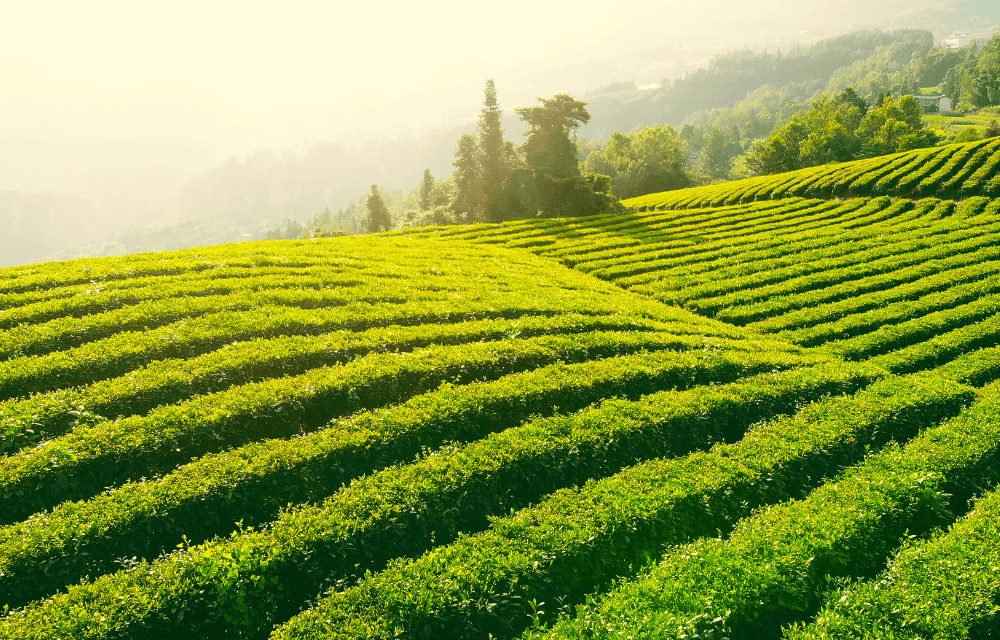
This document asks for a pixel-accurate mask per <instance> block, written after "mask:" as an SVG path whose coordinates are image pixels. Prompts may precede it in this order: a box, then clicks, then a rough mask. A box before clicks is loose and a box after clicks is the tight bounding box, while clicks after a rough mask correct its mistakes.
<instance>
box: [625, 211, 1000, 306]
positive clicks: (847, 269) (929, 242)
mask: <svg viewBox="0 0 1000 640" xmlns="http://www.w3.org/2000/svg"><path fill="white" fill-rule="evenodd" d="M991 226H992V227H995V228H991V229H983V230H981V231H979V232H977V231H976V230H975V229H974V228H973V227H969V228H966V229H963V230H960V231H955V232H953V233H949V234H947V235H945V236H938V237H934V238H926V239H920V240H912V241H908V242H903V243H900V244H899V245H898V248H899V252H898V253H895V254H894V253H893V252H892V251H891V250H890V249H889V248H888V247H887V248H886V249H885V250H882V251H871V252H859V253H858V254H856V255H854V256H851V258H848V259H845V260H843V261H842V262H843V263H844V265H843V266H840V264H838V263H837V262H838V261H829V263H827V261H819V262H817V263H816V264H812V265H807V264H805V263H803V264H802V265H800V266H794V267H789V268H786V269H781V270H776V271H775V272H771V273H767V274H766V275H761V276H759V277H757V278H752V277H749V278H746V280H751V279H756V280H759V281H760V282H758V283H752V282H746V283H740V282H738V280H733V281H732V284H724V283H720V284H711V283H709V284H707V285H705V286H704V287H702V290H698V289H697V288H691V289H689V290H682V291H680V292H673V291H667V292H662V293H661V295H660V296H659V297H670V298H671V299H678V300H683V301H684V303H685V305H686V306H687V307H688V308H691V309H693V310H697V311H698V312H700V313H705V314H709V315H712V314H714V313H715V312H716V311H719V310H721V309H724V308H727V307H733V306H740V305H744V304H749V303H755V302H760V301H766V300H768V299H769V298H771V297H773V296H780V295H787V294H794V293H800V292H803V291H807V290H813V289H822V288H826V287H830V286H832V285H836V284H840V283H842V282H848V281H854V280H859V279H861V278H865V277H867V276H873V275H878V274H881V273H886V272H888V271H896V270H899V269H903V268H906V267H910V266H913V265H917V264H921V263H924V262H927V261H929V260H939V259H944V258H948V257H951V256H954V255H957V254H960V253H971V252H973V251H975V250H977V249H980V248H983V247H988V246H993V245H994V244H996V243H997V241H998V238H1000V236H998V232H1000V224H994V225H991ZM864 254H870V255H871V257H872V260H871V261H870V262H865V261H864V260H865V255H864ZM879 254H881V256H880V255H879ZM797 273H802V274H803V275H797ZM780 276H784V277H786V278H787V279H785V280H782V279H781V277H780ZM767 281H769V282H767ZM740 284H745V285H746V286H747V287H748V288H745V289H741V288H740V287H739V285H740ZM646 289H650V290H652V291H655V290H656V288H655V287H635V288H633V290H635V291H643V290H646ZM709 292H710V293H709ZM859 293H862V292H860V291H859ZM706 294H707V295H706ZM701 296H704V297H701Z"/></svg>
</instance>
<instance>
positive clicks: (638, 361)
mask: <svg viewBox="0 0 1000 640" xmlns="http://www.w3.org/2000/svg"><path fill="white" fill-rule="evenodd" d="M664 365H665V363H664V362H663V361H662V359H660V360H657V359H656V358H654V357H649V356H647V357H639V356H634V357H629V358H615V359H609V360H606V361H603V362H601V363H586V364H582V365H555V366H552V367H548V368H546V369H540V370H537V371H535V372H531V373H527V374H520V375H518V376H510V377H509V378H504V379H501V380H499V381H497V382H490V383H477V384H472V385H464V386H461V387H448V388H444V389H442V390H440V391H437V392H434V393H431V394H427V395H424V396H420V397H418V398H415V399H413V400H411V401H409V402H408V403H406V404H405V405H401V406H398V407H394V408H391V409H387V410H384V411H379V412H373V413H366V414H361V415H359V416H355V417H353V418H350V419H346V420H341V421H340V422H338V423H335V424H333V425H331V427H330V428H328V429H324V430H321V431H319V432H317V433H315V434H313V435H311V436H307V437H304V438H296V439H292V440H289V441H271V442H265V443H255V444H252V445H247V446H245V447H242V448H240V449H236V450H233V451H230V452H227V453H222V454H215V455H210V456H206V457H204V458H202V459H200V460H197V461H195V462H192V463H190V464H188V465H185V466H184V467H181V468H179V469H178V470H177V471H175V472H174V473H172V474H170V475H168V476H165V477H164V478H162V479H159V480H156V481H147V482H142V483H133V484H129V485H125V486H123V487H121V488H119V489H115V490H112V491H110V492H107V493H105V494H103V495H101V496H98V497H96V498H94V499H93V500H91V501H89V502H81V503H67V504H65V505H62V506H60V507H58V508H56V509H55V510H53V511H52V512H51V513H47V514H39V515H37V516H35V517H33V518H31V519H29V520H27V521H26V522H23V523H18V524H15V525H11V526H8V527H5V528H2V529H0V575H2V576H3V577H2V578H0V594H2V595H0V597H2V598H3V600H4V601H5V602H8V603H10V604H23V603H24V602H25V601H27V600H29V599H32V598H35V597H40V596H42V595H45V594H47V593H51V592H54V591H55V590H56V589H58V588H60V587H63V586H65V585H68V584H71V583H72V582H74V581H76V580H77V579H79V577H81V576H83V575H90V576H91V577H96V576H97V575H100V574H101V573H105V572H107V571H108V570H113V569H115V568H117V563H116V561H115V560H114V559H115V558H121V557H130V556H144V557H156V556H157V555H158V554H159V551H160V549H161V548H168V549H169V548H173V546H174V544H175V543H176V542H178V541H180V537H181V533H182V532H183V534H184V535H185V536H186V538H187V539H188V540H193V541H194V542H198V541H199V540H200V539H204V538H207V537H210V535H212V534H216V533H220V534H227V533H229V532H230V531H232V530H233V529H234V528H235V526H234V525H233V522H235V521H236V520H239V519H242V520H243V521H244V522H245V524H248V525H253V524H259V523H264V522H267V521H268V520H270V519H272V518H273V517H274V515H275V514H276V513H277V510H278V507H280V506H282V505H284V504H286V503H288V502H292V503H301V502H306V501H315V500H318V499H322V498H323V497H325V496H327V495H329V494H332V493H334V492H335V490H336V489H337V488H338V487H340V486H341V484H342V483H344V482H347V481H349V480H350V479H351V478H355V477H357V476H360V475H361V474H363V473H366V472H368V471H370V470H373V469H379V468H382V467H385V466H386V465H388V464H390V463H394V462H398V461H401V460H406V459H407V458H412V456H413V455H415V454H418V453H420V451H421V447H435V446H439V445H440V444H442V443H443V442H448V441H454V440H463V441H464V440H475V439H476V438H480V437H482V438H484V439H483V440H478V441H475V442H473V443H471V444H469V445H467V446H466V447H464V448H462V449H461V450H460V451H458V452H457V455H460V458H462V459H468V458H471V459H474V460H478V461H479V462H478V463H477V464H476V465H471V464H470V465H466V464H465V463H462V464H460V465H458V466H457V468H456V469H457V470H455V472H454V473H452V472H447V473H445V472H444V471H441V472H436V477H437V478H438V479H437V480H435V481H434V482H435V483H437V484H436V485H434V486H432V487H431V489H428V490H429V491H431V494H430V495H428V496H425V497H422V498H419V499H418V498H415V497H414V498H411V499H408V500H409V502H408V504H409V506H406V505H404V507H405V508H403V513H411V514H421V513H422V514H423V515H421V516H419V519H420V522H418V523H413V522H411V523H410V524H408V525H406V526H407V527H408V528H410V529H412V528H414V527H415V528H417V529H419V530H421V531H423V533H421V534H420V535H419V536H416V539H419V540H421V541H425V540H426V538H427V537H428V535H430V534H429V532H436V534H434V535H436V538H435V539H436V541H437V542H438V543H440V542H443V541H444V539H445V538H447V536H448V534H447V532H448V531H456V530H466V531H467V530H469V526H471V525H469V524H468V522H481V523H482V524H485V520H484V518H485V514H487V513H492V514H495V513H501V512H503V511H505V510H507V509H508V508H511V507H518V508H519V507H522V506H525V504H526V503H527V501H530V500H534V499H537V498H538V497H539V496H541V495H542V494H543V493H547V492H550V491H553V490H555V489H558V488H560V487H563V486H566V485H571V484H575V483H577V482H583V481H585V480H587V479H588V478H594V477H600V476H603V475H608V474H609V473H613V472H615V471H617V470H618V469H619V468H620V467H622V466H624V465H626V464H631V463H633V462H635V461H636V460H641V459H646V458H649V457H653V456H657V455H668V454H674V455H676V454H683V453H687V452H688V451H690V450H692V449H694V448H704V447H707V446H708V445H709V444H710V443H711V442H712V441H718V440H732V439H738V438H739V437H740V435H741V434H742V432H743V430H744V429H745V428H746V427H747V426H749V425H750V424H751V423H752V422H754V421H756V420H759V419H761V418H763V417H767V416H770V415H773V414H774V413H777V412H782V411H788V410H793V409H794V408H795V407H796V406H797V405H798V404H800V403H803V402H805V401H808V400H809V399H810V398H813V397H816V396H819V395H822V394H825V393H840V392H844V391H850V390H852V389H855V388H857V387H859V386H863V385H864V384H866V383H867V382H868V381H869V380H871V379H872V376H873V373H872V372H871V371H869V370H866V369H863V368H860V369H857V370H853V369H848V368H845V367H842V366H839V365H825V366H820V367H819V368H817V370H815V371H790V372H785V373H781V374H774V373H770V372H769V373H767V374H758V375H757V376H756V377H750V378H749V379H745V380H742V381H740V382H736V383H731V384H726V385H717V386H714V387H708V386H701V387H696V388H694V389H690V390H687V391H659V392H656V393H652V395H647V396H645V397H644V398H642V400H639V401H633V402H626V401H624V400H620V399H615V400H609V401H605V402H604V403H602V404H601V406H600V407H598V408H592V409H589V410H586V411H582V412H580V413H576V414H571V415H562V416H556V417H553V418H541V419H536V420H534V421H533V422H531V423H529V424H528V425H525V426H523V427H516V425H517V424H518V423H519V422H520V421H521V420H524V419H526V418H527V417H528V416H529V415H542V414H546V413H550V412H551V411H552V405H553V403H554V402H560V403H561V404H560V406H559V410H560V411H570V412H572V411H574V410H575V409H577V408H579V407H581V406H584V405H586V404H587V403H588V401H594V400H596V399H599V398H601V397H608V396H610V395H614V394H617V395H619V396H622V397H626V398H627V397H632V398H637V397H638V396H639V395H641V394H643V393H651V392H653V391H655V390H656V389H658V388H660V387H662V386H663V385H664V383H667V384H669V383H671V382H673V381H674V379H676V378H677V377H678V376H677V374H678V373H683V372H680V371H678V367H676V366H675V367H674V369H673V370H672V371H671V370H669V369H670V368H669V365H667V370H665V369H664ZM729 366H730V367H733V366H734V364H733V363H731V362H730V363H729ZM613 371H615V372H618V373H617V374H612V373H611V372H613ZM612 376H614V377H612ZM526 389H528V391H525V390H526ZM601 394H603V395H601ZM510 427H516V428H510ZM505 428H508V431H506V432H504V433H502V434H500V435H490V434H491V433H492V432H497V431H501V430H503V429H505ZM425 451H426V449H425ZM477 452H478V453H477ZM447 455H451V454H450V453H449V454H447ZM446 457H447V456H446ZM435 460H437V462H433V461H432V463H427V464H424V463H417V464H416V465H415V466H407V467H403V468H402V470H394V471H388V472H385V473H380V474H376V476H374V479H373V480H372V481H371V482H375V483H379V482H383V481H382V480H378V478H390V479H391V482H389V484H390V485H391V486H394V487H397V488H395V489H391V490H389V489H386V488H384V487H383V488H382V489H379V488H378V486H376V487H374V488H373V487H372V486H371V482H368V481H364V482H362V483H361V484H359V482H355V483H354V484H355V485H356V486H354V487H353V488H352V489H351V492H354V493H357V492H362V493H363V494H366V495H367V494H370V495H372V496H388V495H393V494H395V493H397V492H398V491H399V490H400V489H399V487H404V488H406V490H407V491H412V490H415V487H418V486H421V485H422V484H426V482H427V481H428V480H427V478H430V477H432V476H435V474H433V473H431V471H430V470H428V468H427V467H428V466H430V467H431V468H434V465H438V464H439V463H440V461H441V460H444V458H440V457H437V458H435ZM487 460H492V461H491V462H486V461H487ZM449 464H451V463H449ZM459 472H460V473H459ZM400 474H402V475H403V476H405V478H407V480H405V481H403V480H399V479H398V477H399V476H400ZM442 474H443V475H442ZM425 476H426V477H425ZM419 477H425V480H423V481H417V480H415V479H414V478H419ZM460 479H461V481H460ZM383 484H384V483H383ZM379 486H382V485H379ZM442 492H443V493H442ZM348 493H350V492H348ZM445 494H446V495H447V496H448V498H447V499H446V498H445ZM341 495H343V492H341ZM352 495H353V494H352ZM263 496H266V497H264V498H263V499H262V497H263ZM483 496H489V497H490V498H489V500H487V501H486V502H483V500H484V499H485V498H484V497H483ZM333 500H334V502H338V501H340V502H342V501H343V498H342V497H340V498H336V497H335V498H334V499H333ZM465 500H472V503H471V504H472V506H471V507H462V505H463V504H464V502H463V501H465ZM417 504H420V505H423V506H422V507H421V508H420V509H416V508H415V507H413V505H417ZM435 504H438V505H440V506H439V509H441V510H442V513H440V514H438V515H436V516H434V518H436V519H430V516H429V515H428V514H427V513H425V512H426V511H427V509H428V508H429V506H430V505H435ZM484 504H486V505H493V506H490V507H489V508H486V507H485V506H483V505H484ZM460 507H461V508H460ZM473 507H474V508H473ZM452 512H454V514H452V515H449V514H451V513H452ZM459 513H465V514H466V515H464V516H462V518H464V519H465V520H463V521H465V522H467V524H465V525H462V526H458V525H454V526H452V525H448V524H447V522H445V524H440V520H441V519H442V518H446V517H453V516H454V515H455V514H459ZM333 514H334V515H330V513H327V512H325V511H321V512H317V513H315V514H314V515H313V516H310V517H313V518H319V519H320V520H328V519H330V518H334V517H339V516H336V515H335V514H336V509H334V511H333ZM302 517H303V516H296V518H298V521H300V522H301V521H302ZM372 517H376V516H372ZM414 517H417V516H415V515H410V516H406V517H403V516H401V515H400V513H399V512H398V511H395V510H393V511H391V512H390V514H389V515H388V516H386V515H378V516H377V518H376V520H377V522H380V523H383V524H379V525H378V526H375V527H374V528H373V527H371V526H367V528H366V529H365V531H366V532H367V533H365V534H364V535H365V536H368V537H370V536H372V535H378V536H384V535H386V532H389V533H392V535H393V536H394V537H393V539H392V540H380V541H379V540H373V539H367V538H366V539H367V540H368V541H367V542H365V543H364V544H361V543H360V542H359V541H357V540H354V542H350V544H348V542H343V543H341V542H338V543H337V544H338V545H339V547H338V548H339V549H341V551H338V555H345V554H346V555H345V557H347V558H350V557H351V555H350V554H347V553H346V550H345V549H346V548H347V547H349V546H350V545H354V546H355V547H357V548H359V549H365V550H367V551H366V552H365V553H366V554H370V553H372V551H371V550H374V549H379V550H380V551H379V552H378V553H377V554H376V556H377V557H382V558H383V559H388V557H390V556H385V555H384V554H386V553H389V550H394V551H393V552H392V553H394V554H396V555H402V554H404V553H408V551H406V549H407V548H408V547H407V546H406V542H405V541H404V540H400V539H397V538H398V537H400V536H402V537H409V536H410V533H413V532H412V531H409V532H408V531H407V530H404V525H403V523H404V522H405V521H407V518H414ZM390 518H391V519H396V520H397V523H396V524H395V525H394V526H391V527H390V526H388V525H387V524H385V523H386V522H387V520H388V519H390ZM213 525H214V526H213ZM478 528H482V526H479V527H478ZM313 529H315V527H314V528H313ZM383 529H385V530H386V531H383ZM432 537H434V536H433V535H432ZM287 544H288V542H287V541H286V542H285V543H284V545H286V546H287ZM301 544H303V543H302V542H300V544H299V546H301ZM310 544H319V542H317V541H314V543H310ZM421 544H427V543H426V542H421ZM345 545H347V546H345ZM401 545H402V546H401ZM401 549H402V550H401ZM419 550H420V551H422V550H423V548H420V549H419ZM341 552H343V553H341ZM324 555H326V553H325V552H324ZM338 562H340V560H338ZM341 569H342V567H341ZM309 570H310V571H311V572H312V573H314V574H316V575H320V576H321V575H323V574H324V572H325V571H327V569H324V570H322V571H320V570H319V569H315V568H311V569H309ZM329 570H331V571H332V569H329ZM338 570H339V569H338ZM285 571H286V572H287V571H291V569H286V570H285ZM310 580H311V582H310V584H315V585H316V586H315V588H312V587H310V588H309V589H306V591H307V592H308V593H304V594H302V598H303V599H305V598H307V597H309V596H311V595H315V593H317V592H318V591H319V590H320V589H319V586H318V585H319V583H317V582H316V577H315V576H313V577H312V578H310ZM287 582H288V580H286V583H287ZM292 582H298V580H297V579H296V580H293V581H292Z"/></svg>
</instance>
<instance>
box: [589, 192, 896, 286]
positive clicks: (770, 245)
mask: <svg viewBox="0 0 1000 640" xmlns="http://www.w3.org/2000/svg"><path fill="white" fill-rule="evenodd" d="M806 202H812V203H814V206H812V207H810V208H809V209H808V210H807V211H808V212H810V213H813V212H817V211H818V213H816V217H820V219H819V220H815V221H811V220H808V219H807V220H802V221H801V222H802V224H801V225H795V226H794V228H793V229H789V230H788V231H791V233H793V234H804V233H806V232H807V231H808V230H809V229H815V228H817V227H823V228H829V227H830V226H831V223H830V220H829V219H824V218H828V217H830V216H834V215H837V216H838V217H839V216H840V215H843V214H844V213H845V212H850V211H854V210H857V209H859V208H861V207H860V205H861V204H863V202H862V201H852V202H848V203H845V204H843V205H838V204H837V203H817V201H806ZM879 204H881V203H879ZM810 217H812V216H810ZM763 226H764V227H766V226H768V225H763ZM836 233H837V232H836V231H831V233H829V234H823V233H820V234H819V235H820V237H819V238H816V237H815V236H812V237H811V238H810V241H811V242H814V243H822V242H823V237H825V236H827V235H835V234H836ZM776 236H778V237H781V236H780V234H775V233H773V231H771V230H769V229H767V228H760V227H755V228H754V229H753V230H752V232H751V234H748V235H746V236H742V237H738V238H728V237H724V238H721V239H718V240H706V241H704V242H699V243H698V244H696V245H693V246H691V247H679V248H677V249H671V250H664V249H662V248H660V247H658V246H657V245H656V244H652V245H649V246H644V247H643V251H642V252H639V253H638V254H636V255H635V258H634V259H633V258H632V255H631V254H628V253H622V252H616V253H615V254H614V255H612V256H609V257H607V258H602V257H601V256H600V255H599V254H598V255H594V256H587V257H586V258H584V257H583V256H578V258H577V260H578V262H577V264H576V268H577V269H579V270H581V271H585V272H587V273H592V274H593V275H596V276H598V277H600V278H602V279H607V280H612V281H614V282H616V283H619V284H621V285H623V286H630V285H631V284H632V281H633V280H634V281H635V283H641V282H646V281H648V280H650V279H655V278H656V277H657V274H659V273H660V272H665V271H668V270H675V269H684V270H685V271H692V272H694V273H696V272H697V271H700V270H705V269H706V267H705V266H703V265H711V264H727V265H728V264H730V261H731V260H732V259H733V258H734V257H739V258H740V259H742V258H743V256H744V252H759V255H760V257H761V258H764V257H773V256H781V255H784V254H785V253H787V252H788V251H790V250H791V249H790V248H789V246H788V244H787V241H783V242H781V243H778V242H776ZM619 281H620V282H619Z"/></svg>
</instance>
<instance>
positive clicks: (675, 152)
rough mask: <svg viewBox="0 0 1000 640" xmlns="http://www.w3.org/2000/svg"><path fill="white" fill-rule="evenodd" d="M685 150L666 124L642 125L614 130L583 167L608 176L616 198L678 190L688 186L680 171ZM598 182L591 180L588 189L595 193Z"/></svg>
mask: <svg viewBox="0 0 1000 640" xmlns="http://www.w3.org/2000/svg"><path fill="white" fill-rule="evenodd" d="M686 149H687V145H686V144H685V143H684V141H683V140H682V139H681V137H680V135H679V134H678V133H677V131H676V130H675V129H674V128H673V127H670V126H664V125H660V124H658V125H655V126H652V127H642V128H639V129H636V130H635V131H633V132H632V133H629V134H627V135H626V134H623V133H621V132H620V131H616V132H614V133H613V134H612V135H611V139H610V140H608V141H607V143H605V145H604V146H603V147H601V148H599V149H597V150H595V151H594V152H592V153H591V154H590V155H589V156H587V159H586V160H585V161H584V163H583V170H584V171H587V172H591V173H597V174H603V175H606V176H608V177H609V178H610V181H611V184H610V186H611V192H612V193H614V195H615V196H617V197H619V198H632V197H634V196H639V195H643V194H646V193H655V192H658V191H668V190H670V189H679V188H682V187H687V186H690V185H691V180H690V179H689V178H688V176H687V174H686V173H684V156H685V155H686V152H687V151H686ZM599 184H600V183H599V182H596V181H593V182H592V190H595V191H596V192H599V191H597V190H596V189H595V188H594V185H599ZM597 189H600V187H599V186H598V187H597Z"/></svg>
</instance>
